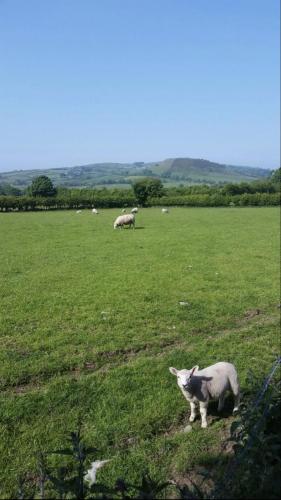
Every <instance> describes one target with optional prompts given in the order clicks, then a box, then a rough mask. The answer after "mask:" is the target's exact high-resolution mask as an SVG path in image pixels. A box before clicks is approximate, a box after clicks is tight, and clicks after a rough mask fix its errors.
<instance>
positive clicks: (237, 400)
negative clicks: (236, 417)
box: [233, 392, 240, 413]
mask: <svg viewBox="0 0 281 500" xmlns="http://www.w3.org/2000/svg"><path fill="white" fill-rule="evenodd" d="M239 403H240V392H238V394H235V395H234V408H233V413H236V412H237V411H239Z"/></svg>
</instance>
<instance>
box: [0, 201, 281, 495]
mask: <svg viewBox="0 0 281 500" xmlns="http://www.w3.org/2000/svg"><path fill="white" fill-rule="evenodd" d="M119 213H120V212H119V211H118V210H104V211H101V214H100V215H98V216H93V215H92V214H91V212H90V211H86V210H85V211H83V212H82V213H81V214H76V213H75V211H64V212H51V213H48V212H46V213H27V214H25V213H18V214H0V230H1V241H0V247H1V262H0V273H1V288H0V296H1V301H0V304H1V306H0V309H1V318H0V334H1V336H0V384H1V396H0V397H1V409H0V432H1V444H0V447H1V452H0V462H2V463H0V470H1V471H2V472H1V478H0V480H1V486H0V492H1V498H6V497H7V496H12V495H15V493H16V489H17V477H18V475H19V473H20V472H23V471H26V470H32V469H34V468H35V457H34V453H35V452H36V451H38V450H39V449H44V450H48V449H54V448H57V447H63V445H64V443H65V440H66V434H67V432H68V431H71V430H74V429H75V427H76V422H77V418H78V416H79V415H82V418H83V434H84V437H85V441H86V443H87V444H88V445H93V446H96V447H98V449H99V452H98V455H97V457H98V458H108V457H110V456H114V459H113V461H112V462H111V464H110V465H108V466H107V467H105V468H104V469H103V470H102V471H101V472H100V476H99V477H100V478H103V479H104V480H105V481H106V482H107V483H108V484H113V483H114V481H115V480H116V478H117V477H124V478H125V479H127V480H129V481H131V482H132V481H137V480H138V479H139V477H140V474H141V472H143V471H144V470H148V471H149V472H150V474H151V475H152V476H153V477H155V478H159V479H160V478H167V477H168V478H172V477H176V476H178V475H180V474H185V473H186V471H188V470H189V469H190V468H193V467H196V465H198V464H200V463H201V462H204V463H206V461H208V457H209V459H210V460H213V457H214V455H216V454H217V453H220V449H221V439H222V437H223V436H225V435H226V434H227V429H228V426H229V424H230V422H231V421H232V417H231V416H230V413H229V412H226V414H225V415H224V418H219V417H218V415H217V413H216V410H215V407H214V406H211V407H210V412H209V422H210V426H209V427H208V428H207V429H206V430H201V429H200V422H199V421H196V422H195V424H193V430H192V432H191V433H189V434H183V433H181V432H180V431H181V430H182V428H183V427H184V426H185V425H186V423H187V419H188V415H189V409H188V407H187V404H186V402H185V400H184V398H183V397H182V396H181V394H180V391H178V390H177V388H176V383H175V379H174V377H172V376H171V375H170V373H169V371H168V367H169V366H176V367H177V368H183V367H191V366H193V365H194V364H199V365H200V366H201V367H204V366H207V365H208V364H212V363H214V362H216V361H219V360H226V361H231V362H234V363H235V365H236V366H237V369H238V372H239V375H240V379H241V384H242V390H247V387H246V376H247V374H248V371H249V369H252V370H255V371H258V373H259V375H260V376H261V377H262V376H264V375H265V374H266V373H267V372H268V370H269V368H270V366H271V363H272V362H273V361H274V359H275V357H276V355H277V353H278V351H279V329H278V323H279V321H278V320H279V313H280V309H278V308H277V305H278V303H279V302H280V299H279V209H278V208H243V209H222V208H219V209H216V208H211V209H205V208H202V209H196V208H195V209H184V208H174V209H171V211H170V213H169V214H168V215H163V214H162V213H161V210H160V209H142V210H140V213H139V214H138V215H137V221H136V227H137V229H136V230H135V231H134V230H130V229H124V230H116V231H114V230H113V227H112V226H113V221H114V219H115V217H116V216H117V215H119ZM180 301H186V302H188V304H189V305H187V306H180V305H179V302H180ZM257 310H258V312H259V313H260V314H257ZM230 407H231V404H230ZM53 460H54V463H55V460H57V458H56V459H55V458H54V459H53Z"/></svg>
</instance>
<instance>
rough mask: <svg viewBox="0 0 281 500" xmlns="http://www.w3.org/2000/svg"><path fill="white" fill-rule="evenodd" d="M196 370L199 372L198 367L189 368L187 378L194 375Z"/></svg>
mask: <svg viewBox="0 0 281 500" xmlns="http://www.w3.org/2000/svg"><path fill="white" fill-rule="evenodd" d="M197 370H199V366H198V365H195V366H194V367H193V368H191V370H190V375H189V376H190V377H192V375H194V372H197Z"/></svg>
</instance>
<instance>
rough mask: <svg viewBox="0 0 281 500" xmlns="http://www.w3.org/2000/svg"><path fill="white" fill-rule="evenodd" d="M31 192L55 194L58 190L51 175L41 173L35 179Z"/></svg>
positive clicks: (35, 194) (34, 193)
mask: <svg viewBox="0 0 281 500" xmlns="http://www.w3.org/2000/svg"><path fill="white" fill-rule="evenodd" d="M30 192H31V194H32V196H54V195H55V194H56V193H57V190H56V188H55V187H54V185H53V183H52V181H51V179H50V178H49V177H47V176H46V175H39V177H35V178H34V179H33V181H32V184H31V186H30Z"/></svg>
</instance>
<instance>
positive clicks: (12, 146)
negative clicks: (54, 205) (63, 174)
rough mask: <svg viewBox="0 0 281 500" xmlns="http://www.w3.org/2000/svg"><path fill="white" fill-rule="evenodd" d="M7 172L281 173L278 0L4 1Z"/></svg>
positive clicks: (1, 96) (0, 91) (1, 128)
mask: <svg viewBox="0 0 281 500" xmlns="http://www.w3.org/2000/svg"><path fill="white" fill-rule="evenodd" d="M0 53H1V64H0V170H1V171H7V170H12V169H27V168H46V167H49V168H54V167H65V166H73V165H78V164H86V163H96V162H107V161H113V162H133V161H156V160H162V159H165V158H171V157H178V156H180V157H184V156H189V157H195V158H205V159H209V160H213V161H218V162H221V163H228V164H238V165H253V166H260V167H267V168H276V167H277V166H279V161H280V160H279V152H280V150H279V111H280V108H279V0H235V1H234V0H79V1H78V0H0Z"/></svg>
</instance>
